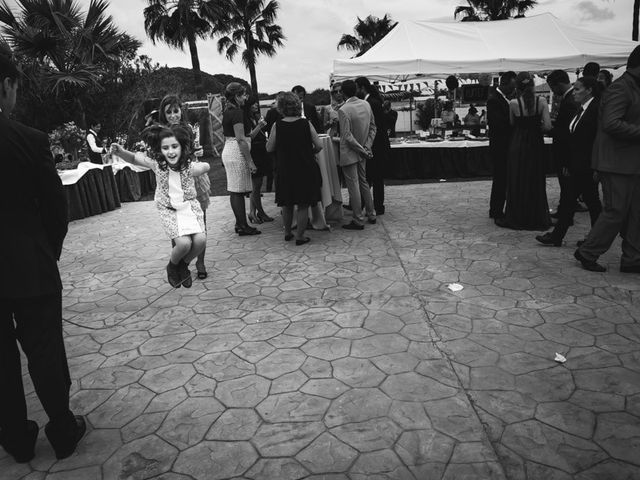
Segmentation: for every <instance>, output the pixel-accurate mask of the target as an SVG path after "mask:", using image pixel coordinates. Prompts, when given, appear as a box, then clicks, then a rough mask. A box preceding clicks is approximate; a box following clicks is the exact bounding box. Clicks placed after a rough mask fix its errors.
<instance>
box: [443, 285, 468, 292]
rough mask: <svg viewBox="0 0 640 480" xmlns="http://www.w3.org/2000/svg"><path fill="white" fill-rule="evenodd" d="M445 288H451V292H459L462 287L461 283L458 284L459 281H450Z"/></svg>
mask: <svg viewBox="0 0 640 480" xmlns="http://www.w3.org/2000/svg"><path fill="white" fill-rule="evenodd" d="M447 288H448V289H449V290H451V291H452V292H459V291H460V290H462V289H463V288H464V287H463V286H462V285H460V284H459V283H450V284H449V285H447Z"/></svg>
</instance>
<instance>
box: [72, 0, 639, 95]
mask: <svg viewBox="0 0 640 480" xmlns="http://www.w3.org/2000/svg"><path fill="white" fill-rule="evenodd" d="M85 1H86V0H80V3H84V2H85ZM279 1H280V6H281V7H280V13H279V15H278V24H279V25H280V26H281V27H282V29H283V31H284V34H285V36H286V37H287V38H286V42H285V46H284V47H283V48H282V49H280V50H279V53H278V54H277V56H276V57H274V58H266V57H263V58H261V59H260V61H259V63H258V69H257V75H258V86H259V89H260V91H262V92H268V93H272V92H276V91H279V90H285V89H290V88H291V86H292V85H295V84H298V83H299V84H302V85H304V86H305V87H306V88H307V90H313V89H314V88H319V87H325V88H326V87H327V85H328V82H329V73H330V72H331V69H332V62H333V60H334V59H335V58H348V57H350V56H351V55H352V53H349V52H347V51H344V50H341V51H338V50H337V49H336V45H337V43H338V41H339V39H340V36H341V35H342V34H343V33H352V30H353V26H354V25H355V23H356V18H357V17H358V16H360V17H361V18H363V17H366V16H367V15H369V14H373V15H376V16H379V17H381V16H383V15H384V14H385V13H389V14H390V15H391V16H392V18H393V19H394V20H397V21H406V20H426V19H432V18H439V19H442V18H443V17H446V18H451V17H453V11H454V9H455V7H456V6H458V5H464V4H466V2H465V1H464V0H279ZM110 3H111V7H110V8H109V13H110V14H111V15H112V16H113V18H114V20H115V21H116V23H117V24H119V26H120V27H121V28H122V29H123V30H125V31H126V32H128V33H130V34H133V35H134V36H136V37H137V38H138V39H139V40H140V41H142V42H143V47H142V48H141V49H140V53H144V54H146V55H148V56H150V57H151V58H153V59H154V60H155V61H157V62H160V64H161V65H165V64H166V65H169V66H171V67H174V66H180V67H189V68H190V67H191V60H190V57H189V55H188V53H187V52H181V51H179V50H171V49H169V48H167V47H166V46H165V45H162V44H159V45H156V46H153V45H152V44H151V42H150V41H149V40H148V39H147V38H146V36H145V33H144V24H143V16H142V10H143V8H144V7H145V6H146V5H147V1H146V0H110ZM632 4H633V0H540V1H539V2H538V6H537V7H536V8H535V9H534V10H532V11H530V12H528V13H527V15H528V16H531V15H535V14H537V13H544V12H551V13H553V14H554V15H555V16H557V17H558V18H560V19H561V20H564V21H567V22H570V23H573V24H576V25H579V26H581V27H584V28H587V29H590V30H591V31H593V32H594V33H599V34H602V35H608V36H613V37H618V38H620V37H621V38H624V39H629V40H630V39H631V14H632ZM533 41H535V39H533ZM198 47H199V53H200V55H199V56H200V63H201V68H202V70H204V71H206V72H208V73H211V74H214V73H229V74H232V75H236V76H238V77H241V78H246V79H247V80H248V79H249V75H248V72H247V71H246V70H245V69H244V67H243V66H242V64H241V63H240V61H239V60H236V63H230V62H228V61H227V60H226V59H225V58H224V56H223V55H220V54H218V52H217V50H216V42H215V40H203V41H201V42H200V43H199V45H198Z"/></svg>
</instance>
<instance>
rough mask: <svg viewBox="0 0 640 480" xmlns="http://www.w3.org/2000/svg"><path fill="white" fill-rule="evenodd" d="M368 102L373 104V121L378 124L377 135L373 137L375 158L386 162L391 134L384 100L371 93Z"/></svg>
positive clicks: (372, 148)
mask: <svg viewBox="0 0 640 480" xmlns="http://www.w3.org/2000/svg"><path fill="white" fill-rule="evenodd" d="M367 102H369V105H370V106H371V112H372V113H373V121H374V122H375V124H376V136H375V137H374V139H373V146H372V147H371V150H372V151H373V158H374V160H376V161H378V162H384V161H385V160H386V159H387V155H388V154H389V149H391V144H390V143H389V134H388V133H387V122H386V119H385V114H384V110H383V109H382V101H381V100H380V99H378V98H375V97H373V96H371V95H369V96H368V97H367Z"/></svg>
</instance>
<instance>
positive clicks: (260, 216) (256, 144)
mask: <svg viewBox="0 0 640 480" xmlns="http://www.w3.org/2000/svg"><path fill="white" fill-rule="evenodd" d="M245 107H246V110H247V112H246V114H247V118H248V119H249V121H250V122H251V128H252V130H251V132H249V137H250V138H251V158H252V159H253V163H254V164H255V166H256V171H255V172H254V173H252V174H251V182H252V184H253V190H252V191H251V199H250V201H249V221H250V222H251V223H262V222H273V218H271V217H270V216H269V215H267V214H266V212H265V211H264V208H262V199H261V198H260V195H261V193H260V192H261V190H262V179H263V178H264V177H265V176H267V174H268V172H269V170H270V169H272V168H273V167H272V166H271V156H270V155H269V153H268V152H267V148H266V147H267V135H266V134H265V131H264V128H265V127H266V126H267V122H266V121H265V120H264V118H262V116H261V115H260V105H259V103H258V99H257V98H256V97H250V98H249V100H247V103H246V104H245Z"/></svg>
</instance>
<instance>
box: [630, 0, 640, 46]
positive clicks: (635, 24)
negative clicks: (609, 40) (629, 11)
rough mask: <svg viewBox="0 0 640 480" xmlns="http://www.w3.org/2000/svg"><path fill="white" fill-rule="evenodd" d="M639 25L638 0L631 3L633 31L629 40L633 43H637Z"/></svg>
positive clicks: (639, 10) (639, 6) (639, 7)
mask: <svg viewBox="0 0 640 480" xmlns="http://www.w3.org/2000/svg"><path fill="white" fill-rule="evenodd" d="M639 23H640V0H634V2H633V31H632V32H631V39H632V40H633V41H634V42H637V41H638V27H639V26H640V25H639Z"/></svg>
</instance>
